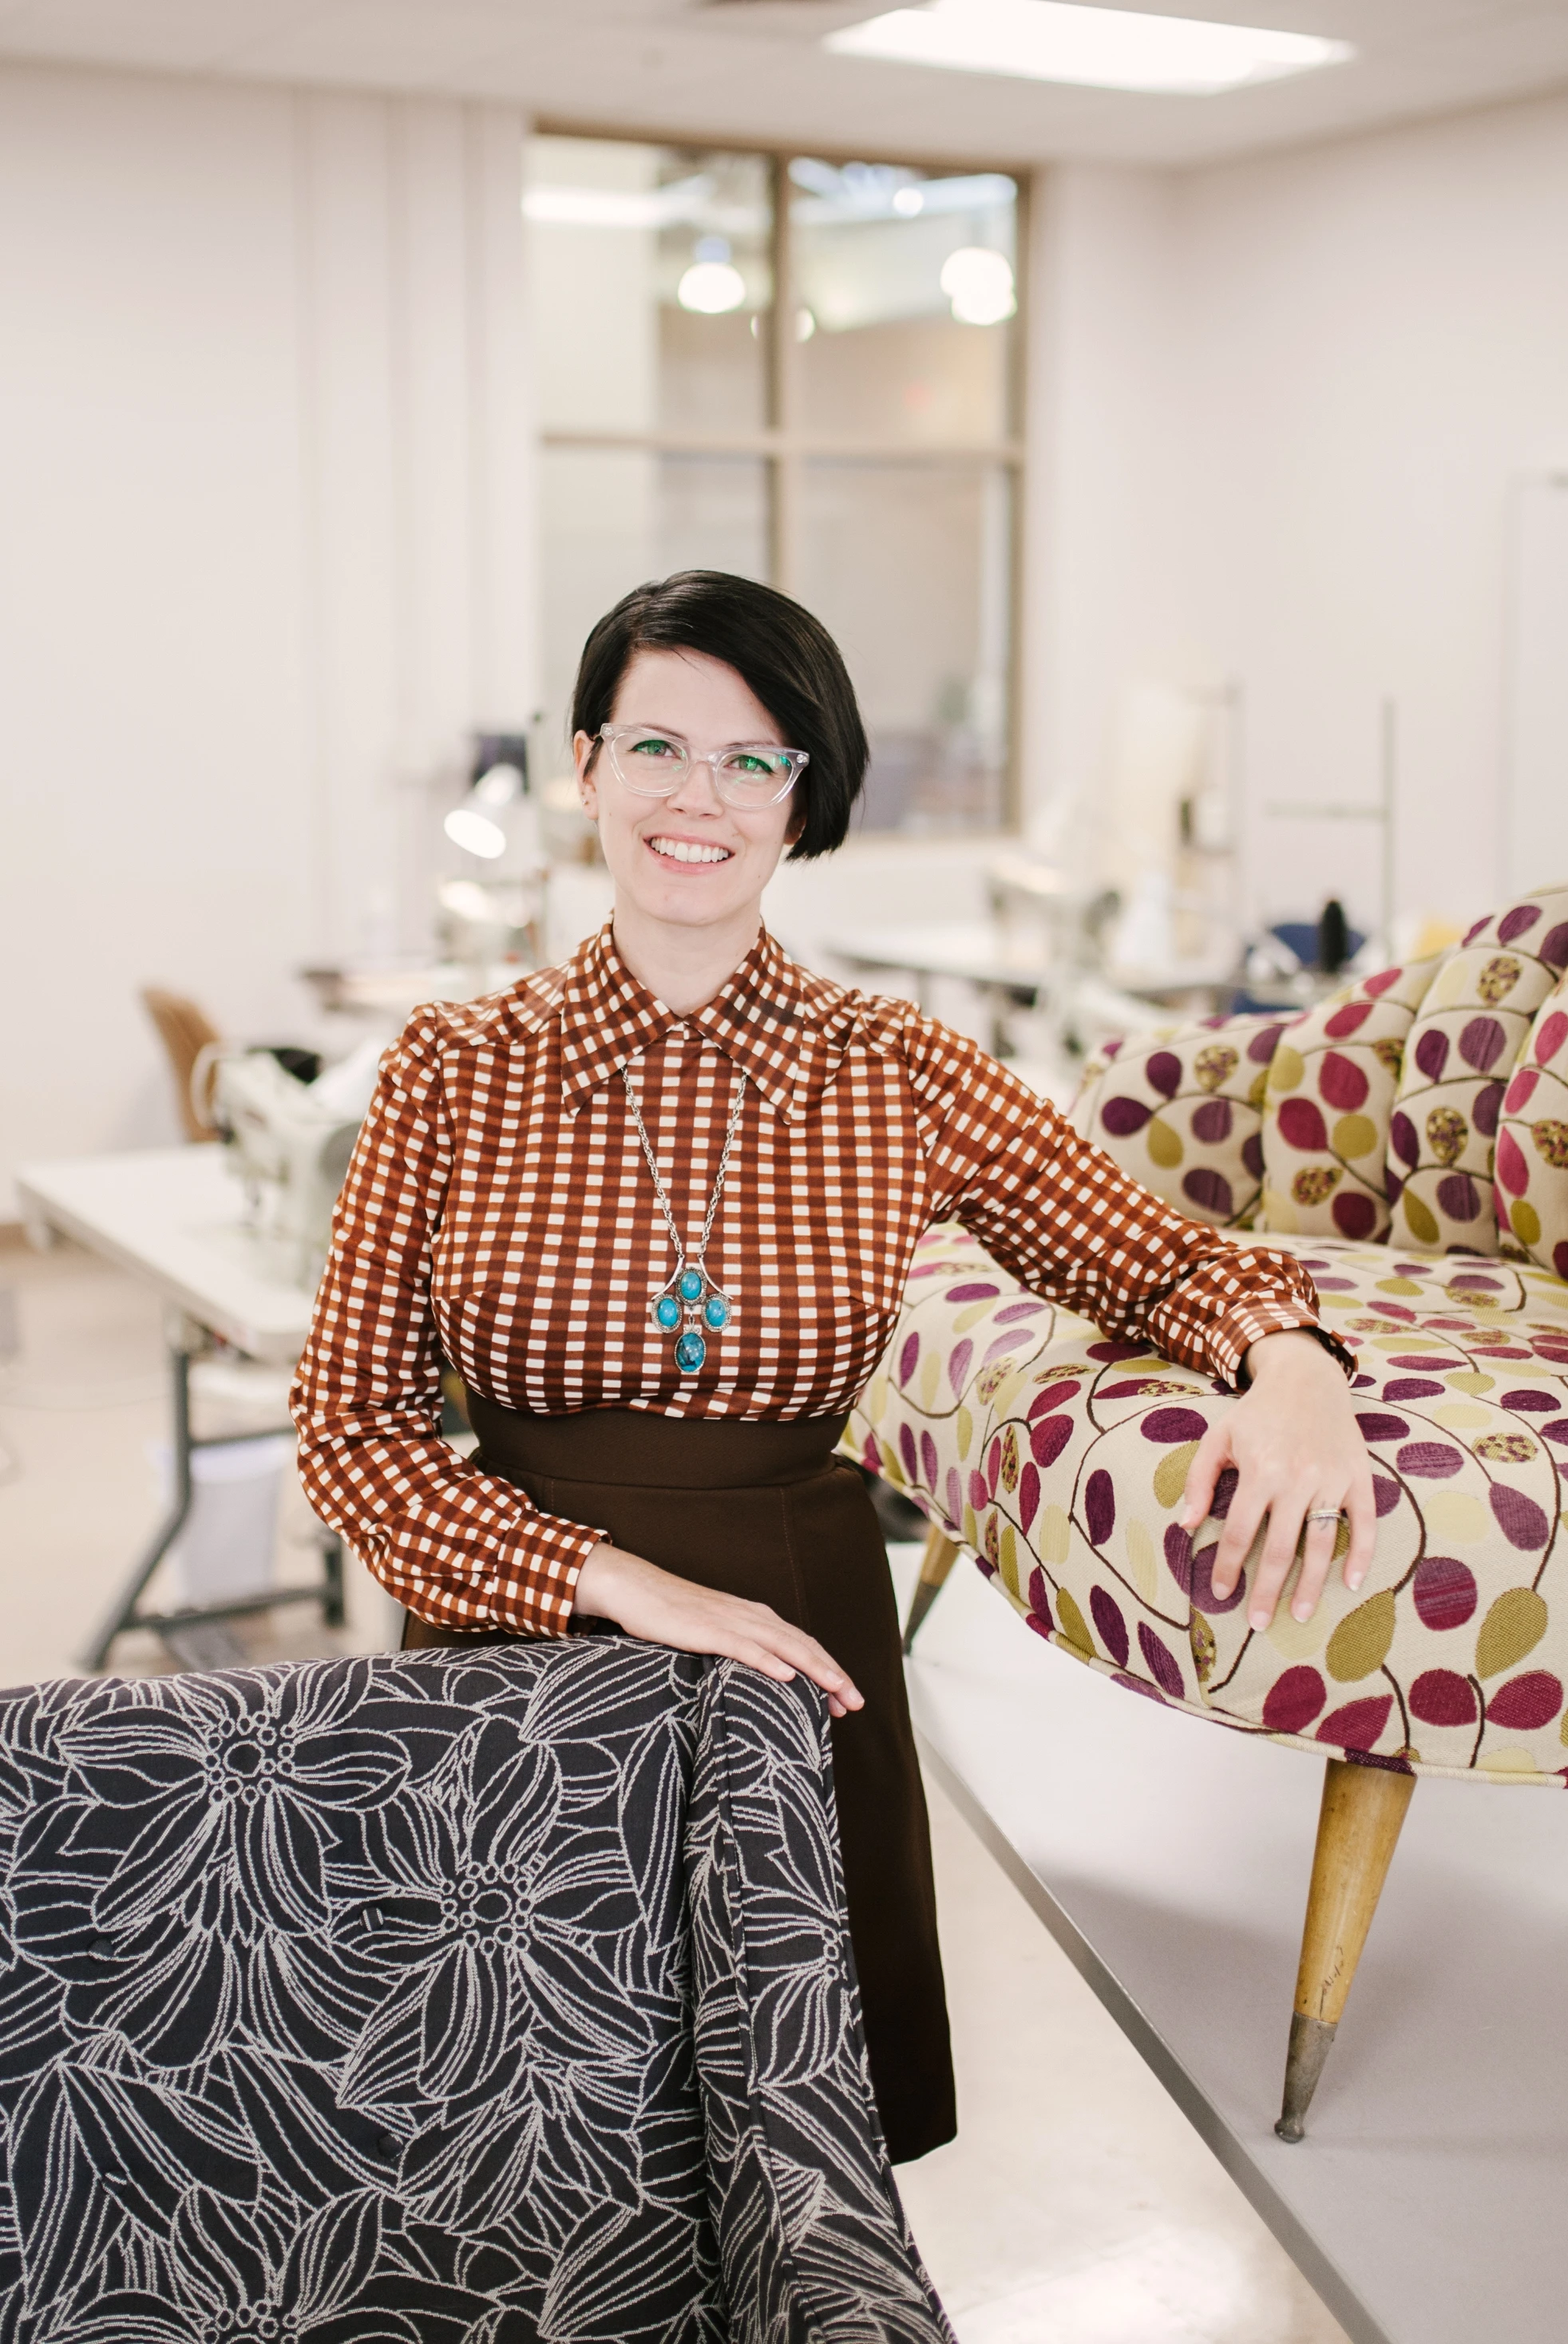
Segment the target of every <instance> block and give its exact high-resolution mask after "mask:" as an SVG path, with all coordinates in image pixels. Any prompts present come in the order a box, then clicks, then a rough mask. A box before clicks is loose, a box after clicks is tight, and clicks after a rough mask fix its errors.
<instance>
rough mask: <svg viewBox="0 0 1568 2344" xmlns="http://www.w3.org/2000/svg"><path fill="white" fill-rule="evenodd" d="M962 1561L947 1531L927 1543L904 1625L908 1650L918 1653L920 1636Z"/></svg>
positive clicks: (934, 1534)
mask: <svg viewBox="0 0 1568 2344" xmlns="http://www.w3.org/2000/svg"><path fill="white" fill-rule="evenodd" d="M957 1560H958V1549H957V1548H956V1546H955V1545H954V1543H953V1541H952V1540H951V1539H950V1538H949V1537H948V1536H947V1534H946V1531H936V1530H934V1531H930V1532H929V1533H928V1534H927V1537H926V1553H925V1557H924V1559H923V1560H922V1561H921V1565H920V1576H919V1578H918V1579H917V1580H916V1583H915V1592H914V1594H913V1595H912V1596H911V1597H910V1599H909V1617H908V1619H907V1620H906V1621H905V1623H904V1649H905V1652H910V1651H912V1650H913V1649H914V1644H915V1636H916V1630H917V1629H918V1628H919V1625H920V1622H922V1620H924V1619H925V1617H926V1613H927V1611H930V1609H931V1606H932V1605H933V1603H935V1602H936V1598H937V1597H938V1595H940V1593H941V1592H942V1588H943V1585H944V1582H945V1581H946V1577H947V1573H948V1572H949V1571H951V1570H952V1568H953V1565H954V1564H955V1563H956V1561H957Z"/></svg>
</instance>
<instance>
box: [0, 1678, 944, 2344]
mask: <svg viewBox="0 0 1568 2344" xmlns="http://www.w3.org/2000/svg"><path fill="white" fill-rule="evenodd" d="M737 1680H739V1681H738V1682H737ZM826 1734H827V1718H826V1711H825V1704H824V1702H823V1700H822V1697H821V1696H820V1694H818V1693H817V1692H815V1690H814V1688H812V1687H809V1686H807V1685H805V1684H804V1681H797V1682H795V1683H794V1684H791V1685H778V1684H774V1683H772V1682H770V1681H768V1680H767V1679H765V1678H762V1677H757V1676H755V1675H754V1674H753V1673H752V1672H749V1671H744V1670H739V1671H737V1670H736V1668H735V1667H734V1665H733V1663H730V1662H702V1661H696V1660H693V1659H690V1658H688V1657H687V1656H685V1655H684V1654H680V1653H676V1652H665V1651H662V1650H660V1649H658V1648H657V1647H654V1646H650V1645H647V1644H637V1643H633V1642H631V1641H629V1640H626V1639H622V1638H619V1637H603V1638H600V1637H595V1638H592V1639H576V1640H572V1641H571V1642H565V1641H563V1642H553V1643H543V1644H536V1645H528V1644H522V1645H518V1646H514V1647H511V1648H510V1649H507V1650H504V1651H503V1650H491V1649H481V1651H479V1652H464V1651H462V1650H461V1649H460V1648H454V1649H453V1650H450V1651H441V1652H419V1653H408V1654H402V1655H392V1654H388V1655H382V1656H377V1657H374V1658H369V1659H361V1660H356V1661H339V1662H309V1663H306V1664H304V1665H300V1666H295V1667H291V1668H270V1669H237V1670H233V1671H229V1672H222V1673H215V1674H211V1675H197V1674H192V1675H178V1676H170V1677H163V1678H155V1679H152V1680H148V1681H143V1682H136V1683H116V1682H73V1683H66V1684H55V1685H45V1686H41V1687H27V1688H24V1689H22V1690H21V1691H19V1692H11V1693H6V1694H4V1695H0V1882H3V1889H4V1894H3V1897H0V2113H3V2117H4V2125H5V2148H6V2155H5V2160H4V2164H3V2166H0V2333H3V2334H4V2335H5V2336H6V2337H8V2338H10V2337H15V2338H18V2339H19V2338H21V2337H23V2336H27V2337H32V2336H37V2337H39V2338H40V2339H42V2338H43V2337H44V2336H45V2335H47V2336H49V2337H52V2338H59V2339H66V2338H73V2339H83V2344H87V2339H96V2344H122V2339H124V2344H132V2339H135V2344H192V2339H202V2338H211V2339H217V2338H229V2339H239V2338H254V2339H260V2338H262V2337H275V2338H278V2339H283V2338H299V2339H306V2338H312V2337H314V2338H318V2339H327V2338H329V2337H332V2338H341V2339H349V2338H358V2339H364V2344H370V2339H393V2338H402V2339H413V2338H414V2337H419V2338H420V2339H427V2344H464V2339H469V2344H475V2339H481V2338H483V2339H486V2344H513V2339H516V2344H524V2339H531V2338H540V2337H551V2338H568V2337H570V2338H572V2339H582V2344H589V2339H602V2344H621V2339H627V2340H628V2344H630V2339H644V2344H659V2339H673V2338H677V2337H678V2338H680V2339H682V2344H720V2339H723V2338H727V2337H731V2336H734V2337H740V2336H747V2337H752V2336H762V2335H768V2336H784V2335H790V2336H795V2335H801V2336H804V2335H818V2334H824V2335H825V2334H832V2335H835V2336H838V2335H844V2336H850V2335H854V2336H869V2335H873V2334H875V2335H877V2336H896V2337H898V2338H899V2339H906V2340H907V2344H916V2339H920V2340H921V2344H951V2331H950V2330H949V2329H948V2328H947V2326H946V2321H945V2320H944V2319H943V2317H942V2315H941V2312H940V2309H939V2308H938V2306H937V2305H936V2301H935V2299H934V2298H933V2296H932V2295H931V2292H930V2289H929V2286H928V2284H927V2282H926V2278H925V2274H924V2272H923V2271H922V2270H921V2268H920V2265H919V2263H918V2260H917V2258H916V2255H915V2252H914V2248H913V2246H912V2244H911V2242H910V2240H909V2238H908V2234H907V2231H906V2229H905V2224H904V2219H903V2216H902V2213H901V2211H900V2209H899V2206H898V2200H897V2197H896V2193H895V2189H894V2186H893V2182H892V2177H891V2175H890V2173H889V2170H888V2167H887V2164H886V2158H885V2154H884V2152H883V2148H882V2145H881V2141H880V2138H879V2136H878V2133H877V2129H876V2124H875V2112H874V2109H873V2107H872V2104H871V2100H870V2096H869V2082H868V2077H867V2073H866V2067H865V2051H864V2046H863V2044H862V2041H861V2036H860V2028H859V2023H858V2012H857V2006H856V1999H855V1985H854V1976H853V1971H852V1969H851V1966H850V1963H849V1957H848V1936H847V1929H846V1925H845V1921H844V1915H843V1891H842V1883H841V1879H840V1874H839V1869H838V1852H837V1836H836V1833H835V1830H834V1825H833V1805H832V1789H831V1775H830V1773H829V1770H828V1762H827V1754H826ZM742 1880H744V1881H746V1882H747V1883H751V1884H754V1887H753V1889H752V1893H751V1894H750V1896H745V1897H741V1898H739V1899H737V1898H736V1895H735V1887H736V1884H737V1883H739V1882H740V1881H742ZM758 1900H765V1906H766V1909H765V1914H761V1915H759V1913H758V1911H757V1909H756V1904H757V1901H758ZM737 1904H738V1908H739V1909H738V1910H737Z"/></svg>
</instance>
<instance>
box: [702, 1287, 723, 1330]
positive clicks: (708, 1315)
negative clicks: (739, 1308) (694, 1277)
mask: <svg viewBox="0 0 1568 2344" xmlns="http://www.w3.org/2000/svg"><path fill="white" fill-rule="evenodd" d="M703 1318H705V1319H706V1320H707V1322H708V1324H709V1326H710V1327H727V1326H728V1325H729V1323H730V1306H729V1304H728V1303H727V1302H726V1301H725V1300H724V1298H723V1295H722V1294H710V1295H709V1297H708V1304H707V1308H706V1309H705V1310H704V1311H703Z"/></svg>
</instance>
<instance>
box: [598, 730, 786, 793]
mask: <svg viewBox="0 0 1568 2344" xmlns="http://www.w3.org/2000/svg"><path fill="white" fill-rule="evenodd" d="M610 755H611V762H612V763H613V765H614V767H615V770H616V772H617V773H619V774H620V776H621V779H622V781H623V782H624V783H625V784H626V787H627V788H628V789H629V790H632V791H634V792H636V793H637V794H638V795H639V796H641V797H660V798H663V797H668V796H669V795H670V794H671V793H672V791H673V790H676V789H678V788H679V787H680V785H681V783H682V782H683V780H684V779H685V777H686V774H687V773H689V772H690V770H691V766H692V755H691V752H690V750H689V749H688V748H687V746H686V744H685V743H684V742H683V741H677V740H674V739H673V738H671V737H670V736H669V735H667V734H665V733H662V732H628V733H622V734H620V735H613V734H612V736H611V741H610ZM709 762H710V763H711V765H712V769H713V785H714V787H715V788H716V789H717V791H718V793H719V795H720V796H721V797H722V798H724V799H726V800H727V801H728V802H729V803H730V804H731V805H740V806H747V805H754V806H764V805H772V804H773V803H775V801H776V800H777V799H779V798H781V797H782V796H783V795H784V792H785V791H786V790H787V789H788V787H789V785H790V783H791V782H792V781H793V780H794V770H795V760H794V756H793V755H792V754H791V753H790V751H789V750H787V749H765V748H755V749H726V750H724V751H723V752H722V753H715V754H714V755H713V758H712V759H711V760H710V761H709Z"/></svg>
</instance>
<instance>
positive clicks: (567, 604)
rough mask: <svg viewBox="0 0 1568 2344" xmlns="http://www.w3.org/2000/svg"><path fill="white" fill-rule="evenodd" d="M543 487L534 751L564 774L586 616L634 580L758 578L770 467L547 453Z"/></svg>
mask: <svg viewBox="0 0 1568 2344" xmlns="http://www.w3.org/2000/svg"><path fill="white" fill-rule="evenodd" d="M540 486H541V495H540V506H541V511H540V521H541V528H540V539H541V550H542V555H543V562H544V578H545V592H544V596H543V619H544V643H543V667H544V702H545V705H544V724H543V727H542V729H541V740H540V753H541V756H542V757H543V758H544V760H545V762H546V764H547V766H548V767H549V768H550V770H551V771H554V772H559V773H565V772H567V771H569V770H570V766H571V757H570V753H569V751H568V749H567V735H568V720H569V713H570V710H571V705H572V682H573V680H574V679H575V677H576V673H577V662H578V660H579V659H580V657H581V656H582V646H583V643H584V642H585V641H586V640H587V637H588V632H589V630H590V629H591V628H592V625H593V624H594V621H596V620H598V619H601V618H602V616H603V614H604V612H605V611H608V610H610V609H611V608H612V605H613V604H615V603H616V602H618V601H620V599H621V597H622V594H625V593H627V592H629V591H631V589H632V587H633V586H640V585H641V584H642V582H643V581H644V580H645V579H649V578H664V577H668V575H669V574H670V572H671V571H673V570H694V569H706V570H733V571H737V572H739V573H740V575H742V576H743V577H746V578H765V577H766V576H767V570H768V529H767V496H768V485H767V473H766V468H765V466H764V464H763V463H762V462H761V460H759V459H757V458H755V457H733V456H720V457H710V456H685V455H672V454H669V453H666V452H661V451H659V450H653V449H645V448H547V449H546V450H544V455H543V461H542V465H541V483H540ZM545 778H548V774H546V776H545Z"/></svg>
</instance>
